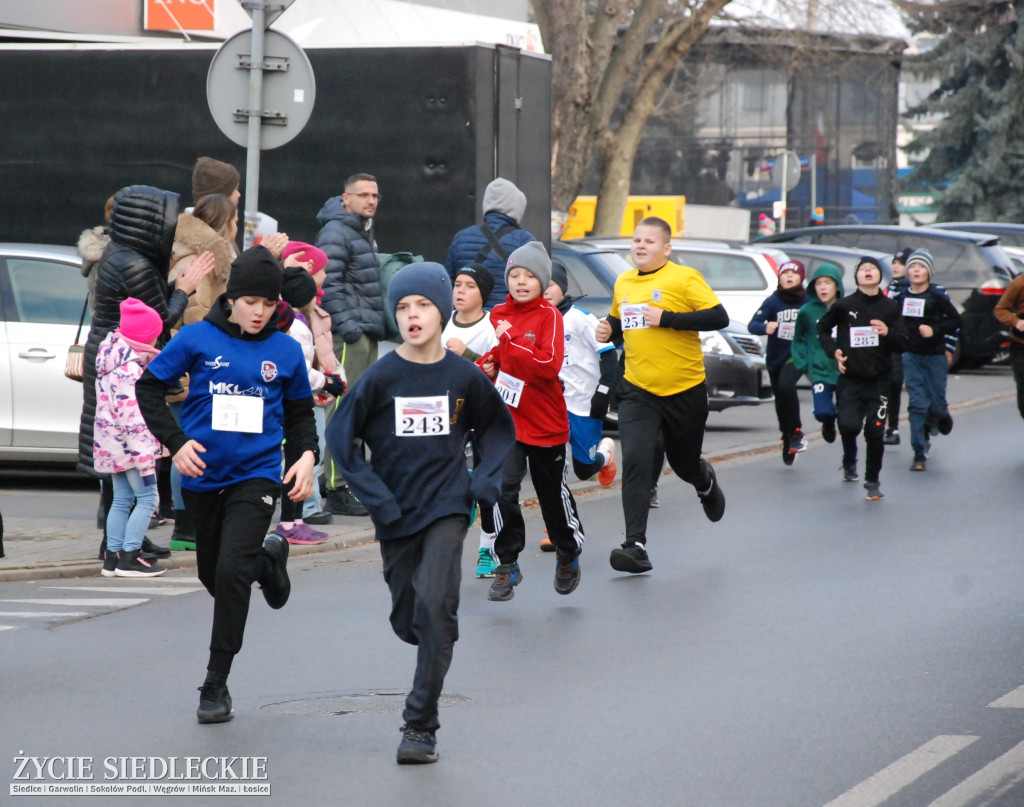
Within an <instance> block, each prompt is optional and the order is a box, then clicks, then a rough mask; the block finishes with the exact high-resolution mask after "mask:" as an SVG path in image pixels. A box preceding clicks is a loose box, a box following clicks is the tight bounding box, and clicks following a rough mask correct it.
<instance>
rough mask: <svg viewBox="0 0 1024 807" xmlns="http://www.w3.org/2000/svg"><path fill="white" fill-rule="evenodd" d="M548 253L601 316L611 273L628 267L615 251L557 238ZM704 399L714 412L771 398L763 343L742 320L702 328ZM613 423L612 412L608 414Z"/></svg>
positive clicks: (574, 292)
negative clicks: (704, 329)
mask: <svg viewBox="0 0 1024 807" xmlns="http://www.w3.org/2000/svg"><path fill="white" fill-rule="evenodd" d="M551 255H552V257H554V258H557V259H558V260H560V261H561V262H562V263H563V264H564V265H565V268H566V273H567V274H568V276H569V294H570V295H571V296H572V297H574V298H576V299H577V300H578V303H579V306H580V307H581V308H584V309H586V310H587V311H589V312H590V313H591V314H593V315H594V316H596V317H598V318H601V317H603V316H605V315H606V314H607V313H608V311H609V309H610V308H611V303H612V290H613V288H614V287H615V278H617V277H618V276H619V275H620V274H622V273H623V272H625V271H626V270H628V269H630V268H632V267H631V266H630V265H629V263H627V262H626V261H625V260H624V259H623V258H622V256H621V255H620V254H619V253H618V252H617V251H616V250H615V249H611V248H607V247H604V246H598V245H595V244H590V243H586V242H582V241H567V242H559V241H556V242H555V243H554V244H552V247H551ZM700 339H701V348H702V349H703V351H704V370H705V373H706V374H707V387H708V404H709V406H710V408H711V411H713V412H720V411H722V410H723V409H728V408H730V407H733V406H756V405H758V404H761V403H765V402H771V401H773V400H774V397H773V395H772V391H771V385H770V384H769V382H768V372H767V370H765V364H764V345H763V344H762V343H761V340H760V339H758V337H756V336H754V335H753V334H751V333H750V331H748V330H747V327H746V324H745V323H742V322H730V323H729V327H728V328H723V329H722V330H720V331H701V334H700ZM609 419H610V420H611V421H613V422H614V419H615V416H614V413H612V415H611V416H610V418H609Z"/></svg>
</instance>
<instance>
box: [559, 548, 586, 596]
mask: <svg viewBox="0 0 1024 807" xmlns="http://www.w3.org/2000/svg"><path fill="white" fill-rule="evenodd" d="M579 584H580V559H579V556H578V555H563V554H561V553H559V554H558V555H557V556H556V557H555V591H557V592H558V593H559V594H572V593H573V592H574V591H575V590H576V586H578V585H579Z"/></svg>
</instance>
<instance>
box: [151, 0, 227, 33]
mask: <svg viewBox="0 0 1024 807" xmlns="http://www.w3.org/2000/svg"><path fill="white" fill-rule="evenodd" d="M144 2H145V14H144V19H143V28H144V29H145V30H147V31H177V30H180V29H184V30H186V31H212V30H213V3H214V0H144Z"/></svg>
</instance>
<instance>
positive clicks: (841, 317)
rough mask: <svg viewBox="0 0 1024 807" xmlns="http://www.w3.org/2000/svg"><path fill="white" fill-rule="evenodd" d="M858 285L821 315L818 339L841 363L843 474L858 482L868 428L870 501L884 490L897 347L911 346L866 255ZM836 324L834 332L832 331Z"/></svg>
mask: <svg viewBox="0 0 1024 807" xmlns="http://www.w3.org/2000/svg"><path fill="white" fill-rule="evenodd" d="M854 276H855V278H856V281H857V290H856V291H855V292H854V293H853V294H851V295H849V296H847V297H844V298H843V299H841V300H839V301H838V302H837V303H835V304H834V305H833V306H832V307H831V308H829V310H828V311H826V312H825V314H823V315H822V317H821V319H819V320H818V339H819V340H820V341H821V346H822V348H823V349H824V350H825V353H826V354H828V355H829V356H833V357H835V360H836V362H837V363H838V365H839V383H838V384H837V385H836V399H837V409H838V415H839V434H840V436H841V437H842V441H843V479H844V480H845V481H847V482H856V481H857V480H858V479H859V478H860V476H859V475H858V473H857V435H858V434H860V431H861V429H862V428H863V429H864V442H865V443H866V445H867V458H866V461H865V468H864V489H865V490H866V491H867V499H868V500H869V501H880V500H881V499H884V498H885V496H884V495H883V494H882V490H881V488H880V487H879V481H878V477H879V474H880V473H881V470H882V456H883V454H884V453H885V443H884V442H883V438H884V436H885V421H886V407H887V406H888V384H889V380H890V376H891V373H892V356H893V353H902V352H903V351H904V350H905V349H906V346H907V331H906V328H905V327H904V325H903V317H901V316H900V309H899V306H898V305H897V304H896V303H895V302H893V301H892V300H890V299H889V298H888V297H886V296H885V295H884V294H882V292H881V289H880V288H879V285H880V284H881V282H882V268H881V267H880V266H879V265H878V263H877V262H876V261H875V259H874V258H869V257H864V258H861V259H860V261H859V262H858V263H857V269H856V270H855V275H854ZM833 329H834V330H835V336H833Z"/></svg>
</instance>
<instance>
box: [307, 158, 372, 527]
mask: <svg viewBox="0 0 1024 807" xmlns="http://www.w3.org/2000/svg"><path fill="white" fill-rule="evenodd" d="M379 203H380V191H379V190H378V188H377V178H376V177H374V176H373V175H372V174H353V175H352V176H350V177H349V178H348V179H346V180H345V192H344V193H343V194H341V195H340V196H334V197H331V198H330V199H328V200H327V201H326V202H325V203H324V206H323V208H322V209H321V210H320V212H319V213H317V215H316V217H317V220H318V221H319V222H320V223H321V224H322V225H323V226H322V227H321V229H320V232H319V233H318V234H317V237H316V246H317V247H319V248H320V249H322V250H323V251H324V252H325V253H326V254H327V259H328V260H327V268H326V272H327V277H326V279H325V280H324V285H323V292H324V294H323V299H322V300H321V302H320V306H321V307H322V308H323V309H324V311H326V312H327V313H328V314H330V315H331V331H332V333H333V335H334V353H335V355H336V356H337V357H338V361H339V362H340V363H341V365H342V366H343V367H344V368H345V376H346V379H347V381H348V384H349V386H351V385H352V384H355V383H356V381H358V380H359V377H360V376H361V375H362V374H363V372H364V371H365V370H366V368H367V367H369V366H370V365H371V364H372V363H373V362H374V361H376V360H377V343H378V341H379V340H381V339H383V338H384V293H383V289H382V288H381V278H380V261H379V260H378V259H377V245H376V242H375V240H374V237H373V217H374V214H376V212H377V205H378V204H379ZM332 412H333V407H332V408H331V411H329V412H328V413H327V416H328V419H330V416H331V414H332ZM323 467H324V472H325V474H326V476H327V498H326V501H325V505H324V506H325V507H326V509H328V510H329V511H330V512H332V513H334V514H336V515H342V516H365V515H369V513H368V512H367V510H366V508H365V507H363V505H362V504H361V503H360V502H359V500H358V499H356V497H355V496H353V495H352V493H351V491H349V489H348V486H347V485H346V484H345V480H344V479H342V478H341V475H340V473H339V471H338V469H337V468H336V467H335V465H334V462H333V461H332V460H331V458H330V457H325V458H324V464H323Z"/></svg>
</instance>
